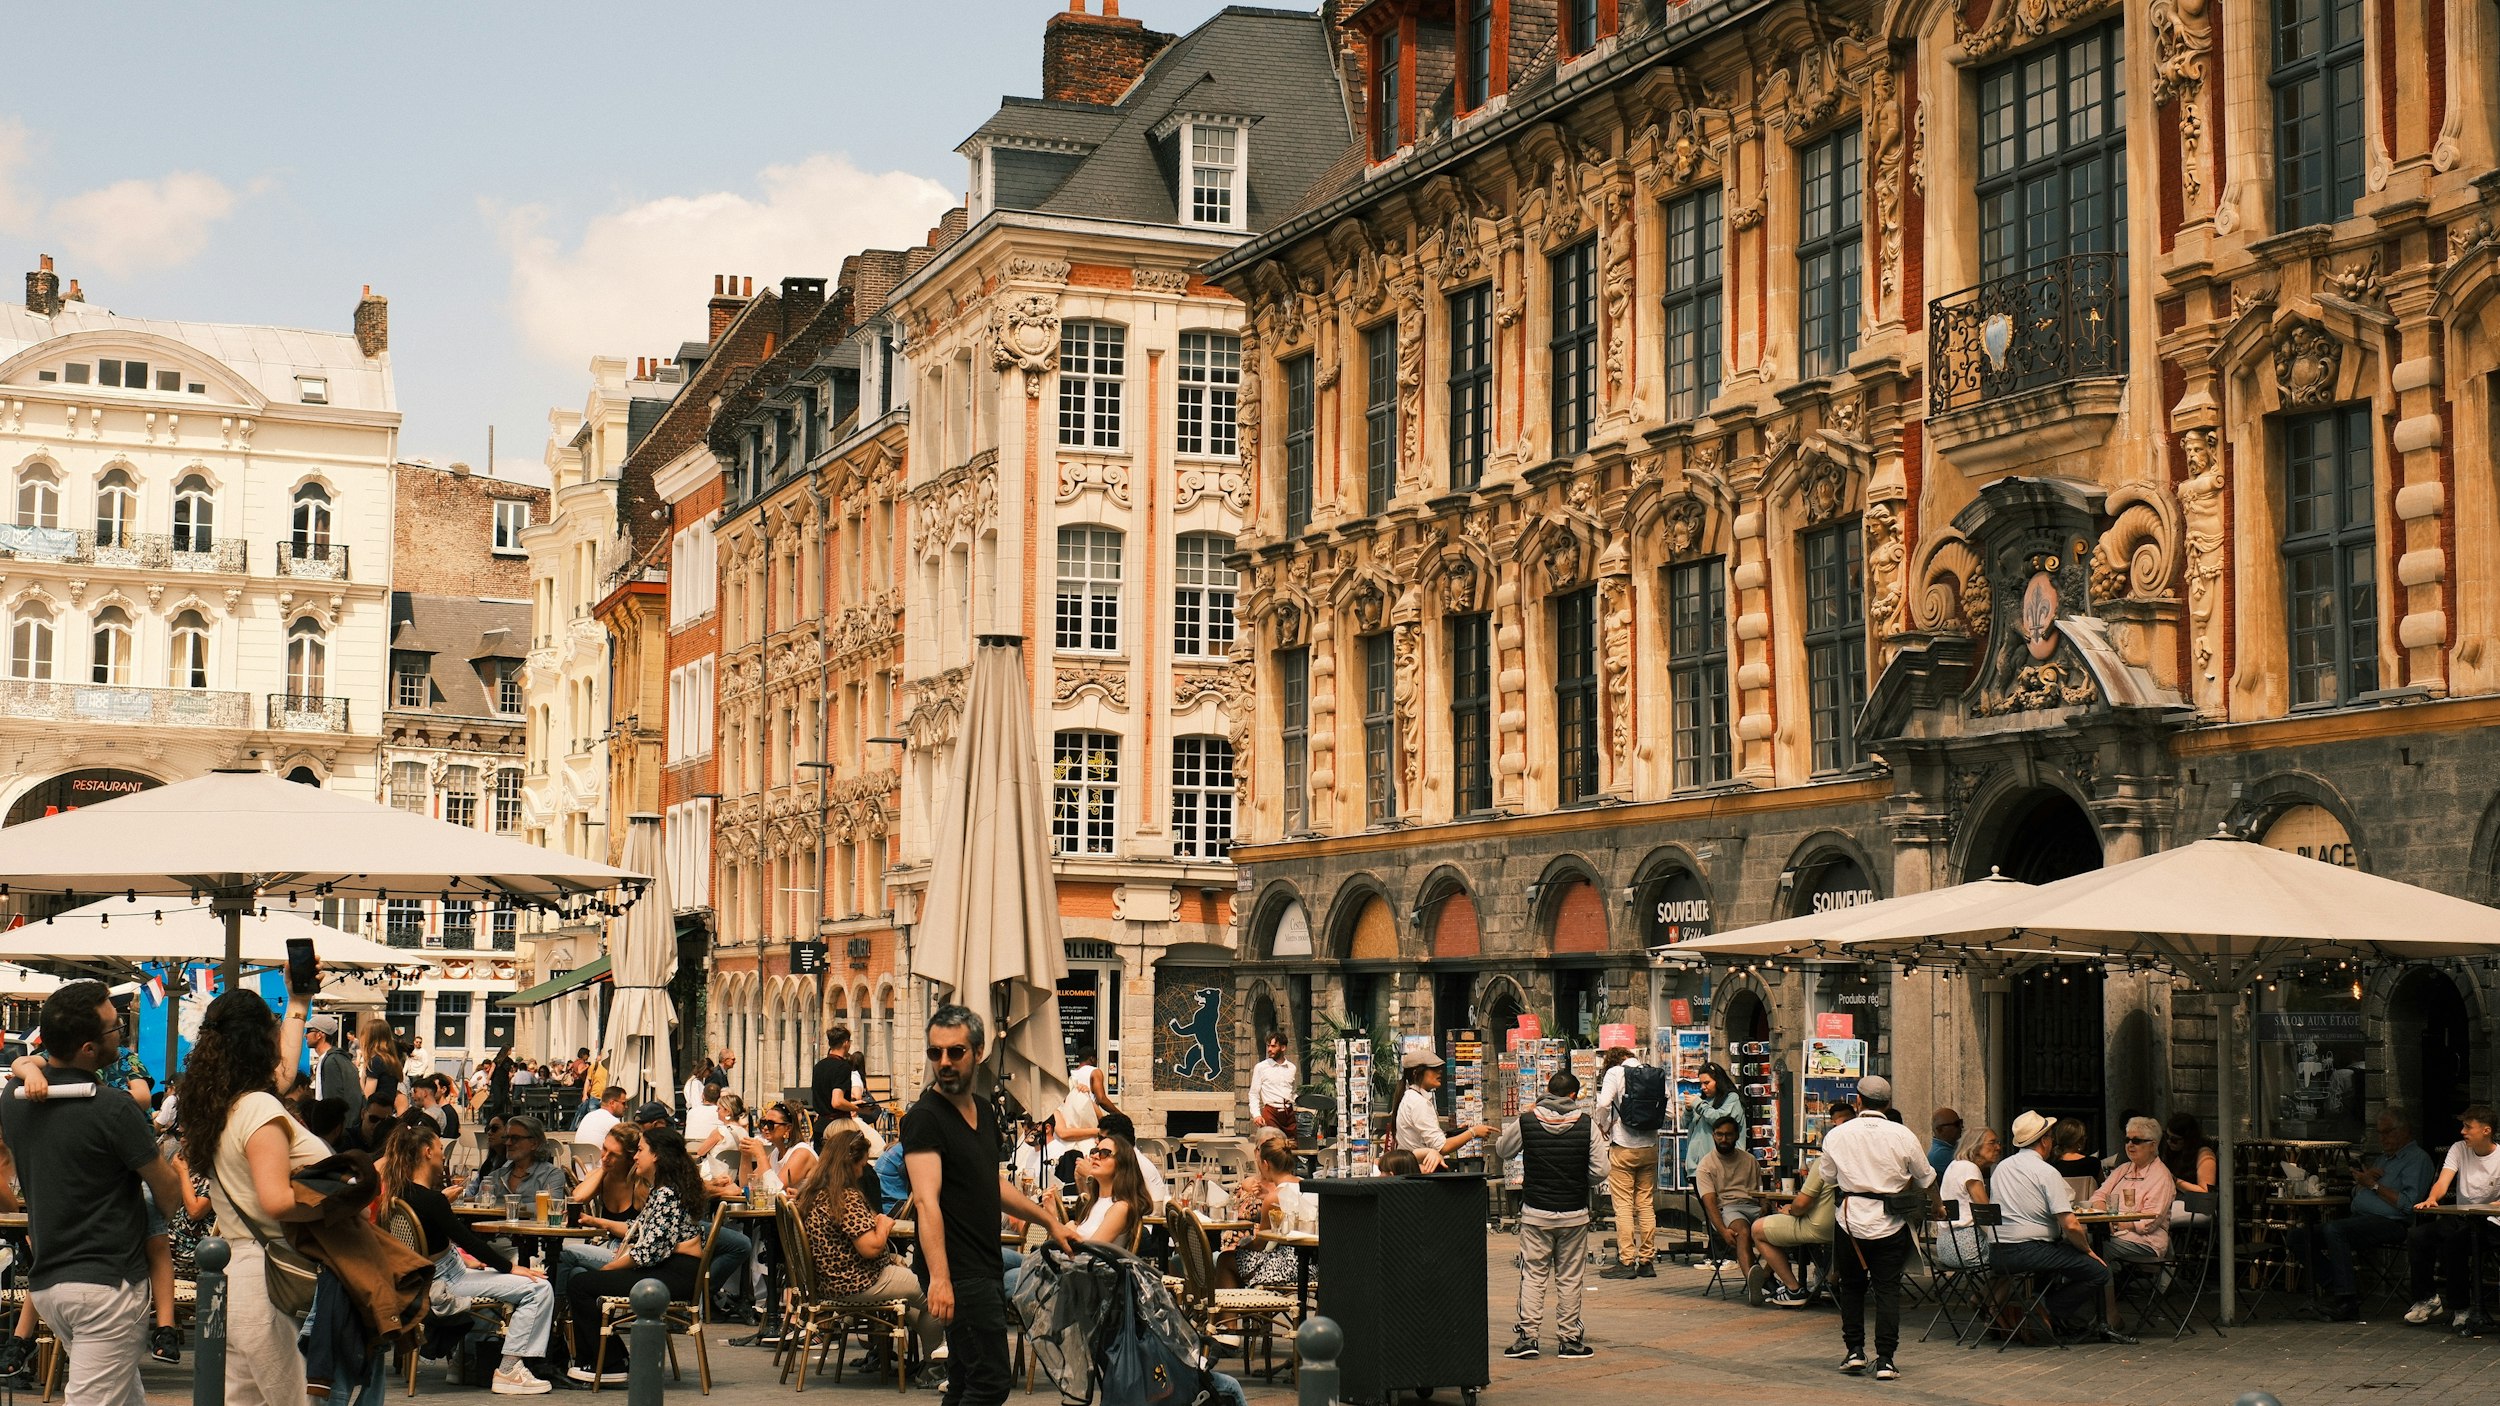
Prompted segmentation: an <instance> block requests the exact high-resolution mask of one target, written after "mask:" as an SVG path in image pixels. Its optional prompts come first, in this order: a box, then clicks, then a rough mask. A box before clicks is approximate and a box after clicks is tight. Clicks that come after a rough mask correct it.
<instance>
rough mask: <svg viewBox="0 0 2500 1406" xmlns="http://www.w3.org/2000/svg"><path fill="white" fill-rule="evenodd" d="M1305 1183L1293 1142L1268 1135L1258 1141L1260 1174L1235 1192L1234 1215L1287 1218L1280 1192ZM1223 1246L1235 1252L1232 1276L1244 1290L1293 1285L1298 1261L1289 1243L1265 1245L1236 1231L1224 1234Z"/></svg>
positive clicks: (1272, 1221) (1267, 1221)
mask: <svg viewBox="0 0 2500 1406" xmlns="http://www.w3.org/2000/svg"><path fill="white" fill-rule="evenodd" d="M1301 1184H1302V1172H1301V1167H1300V1164H1299V1163H1297V1162H1296V1161H1295V1160H1294V1156H1293V1144H1292V1143H1290V1142H1287V1141H1285V1140H1284V1139H1283V1138H1268V1139H1266V1140H1265V1141H1263V1142H1261V1143H1260V1144H1259V1168H1258V1174H1257V1175H1255V1176H1253V1177H1251V1178H1250V1179H1249V1180H1247V1181H1244V1182H1243V1183H1242V1184H1241V1185H1240V1186H1239V1187H1236V1188H1235V1189H1234V1191H1233V1214H1234V1215H1235V1216H1236V1217H1238V1218H1239V1219H1242V1220H1248V1221H1257V1222H1258V1223H1259V1224H1261V1225H1266V1226H1273V1225H1276V1224H1279V1223H1280V1222H1282V1220H1283V1219H1284V1203H1283V1200H1282V1198H1281V1196H1280V1195H1279V1193H1280V1192H1282V1191H1283V1190H1284V1189H1285V1188H1286V1187H1289V1186H1292V1187H1298V1186H1300V1185H1301ZM1225 1239H1226V1241H1227V1243H1226V1245H1225V1246H1224V1248H1225V1249H1226V1250H1228V1251H1230V1252H1231V1253H1232V1259H1233V1276H1234V1278H1235V1279H1236V1280H1238V1281H1239V1283H1240V1285H1241V1287H1243V1288H1245V1289H1273V1288H1287V1289H1290V1288H1292V1287H1293V1285H1294V1282H1295V1275H1296V1260H1295V1256H1294V1253H1293V1247H1292V1246H1290V1245H1262V1244H1260V1243H1259V1242H1258V1240H1257V1238H1256V1237H1255V1236H1254V1235H1253V1234H1252V1233H1251V1232H1248V1231H1235V1232H1234V1233H1233V1234H1231V1235H1229V1236H1226V1237H1225Z"/></svg>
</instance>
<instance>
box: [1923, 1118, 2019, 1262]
mask: <svg viewBox="0 0 2500 1406" xmlns="http://www.w3.org/2000/svg"><path fill="white" fill-rule="evenodd" d="M2004 1155H2005V1140H2004V1139H2003V1138H2000V1137H1998V1136H1997V1130H1996V1129H1994V1128H1973V1129H1971V1130H1970V1131H1968V1132H1966V1133H1964V1134H1962V1141H1961V1143H1960V1145H1959V1146H1957V1147H1955V1148H1954V1150H1953V1161H1952V1163H1951V1164H1950V1165H1948V1166H1947V1167H1946V1168H1945V1169H1944V1176H1943V1177H1942V1178H1941V1179H1940V1180H1938V1181H1937V1183H1936V1199H1937V1200H1938V1201H1951V1202H1954V1203H1956V1204H1955V1206H1954V1208H1953V1215H1952V1216H1951V1217H1950V1218H1948V1219H1945V1220H1940V1221H1938V1222H1936V1226H1935V1230H1936V1263H1937V1264H1939V1265H1942V1266H1943V1267H1945V1268H1947V1269H1985V1268H1987V1267H1988V1261H1989V1256H1990V1255H1991V1254H1992V1253H1993V1252H1994V1251H1995V1249H1996V1243H1995V1242H1996V1232H1995V1231H1993V1230H1991V1229H1989V1228H1988V1227H1986V1226H1984V1225H1977V1224H1974V1223H1973V1222H1972V1220H1971V1213H1970V1208H1971V1207H1973V1206H1985V1205H1987V1204H1988V1174H1989V1173H1990V1172H1992V1171H1995V1170H1996V1165H1997V1159H1999V1158H2001V1157H2003V1156H2004Z"/></svg>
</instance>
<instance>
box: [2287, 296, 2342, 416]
mask: <svg viewBox="0 0 2500 1406" xmlns="http://www.w3.org/2000/svg"><path fill="white" fill-rule="evenodd" d="M2343 359H2344V345H2343V343H2341V342H2338V341H2336V340H2335V334H2334V333H2332V332H2329V331H2327V330H2326V329H2325V328H2324V327H2321V326H2319V325H2318V324H2317V323H2315V322H2312V321H2310V320H2309V319H2307V318H2305V317H2295V318H2292V319H2291V320H2289V321H2287V322H2285V323H2284V324H2283V325H2282V327H2280V328H2278V329H2277V330H2276V332H2275V334H2274V380H2275V385H2276V387H2277V388H2278V389H2280V390H2281V391H2282V393H2283V403H2284V404H2285V405H2286V406H2298V405H2324V404H2325V403H2326V402H2328V401H2330V400H2332V399H2334V398H2335V373H2336V371H2337V369H2338V368H2339V367H2341V366H2342V364H2343Z"/></svg>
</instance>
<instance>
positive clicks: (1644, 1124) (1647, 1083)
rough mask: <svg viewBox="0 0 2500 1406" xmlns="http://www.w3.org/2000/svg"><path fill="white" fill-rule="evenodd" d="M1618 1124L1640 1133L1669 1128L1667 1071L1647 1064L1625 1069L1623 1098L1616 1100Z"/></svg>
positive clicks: (1630, 1065)
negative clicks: (1667, 1126)
mask: <svg viewBox="0 0 2500 1406" xmlns="http://www.w3.org/2000/svg"><path fill="white" fill-rule="evenodd" d="M1615 1120H1616V1121H1617V1122H1619V1123H1621V1124H1623V1126H1625V1127H1627V1128H1630V1129H1631V1130H1632V1131H1634V1132H1636V1133H1654V1132H1656V1131H1658V1130H1659V1129H1660V1128H1663V1127H1665V1126H1666V1125H1667V1071H1665V1070H1663V1069H1659V1068H1655V1067H1653V1066H1651V1065H1646V1064H1627V1065H1625V1066H1624V1067H1623V1097H1621V1098H1619V1099H1617V1100H1615Z"/></svg>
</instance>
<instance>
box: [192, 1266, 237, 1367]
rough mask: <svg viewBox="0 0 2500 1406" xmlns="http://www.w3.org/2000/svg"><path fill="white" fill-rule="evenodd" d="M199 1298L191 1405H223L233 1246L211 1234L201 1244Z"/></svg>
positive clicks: (198, 1282) (195, 1319)
mask: <svg viewBox="0 0 2500 1406" xmlns="http://www.w3.org/2000/svg"><path fill="white" fill-rule="evenodd" d="M196 1254H197V1256H198V1259H197V1263H198V1265H199V1276H198V1280H197V1287H198V1290H199V1298H198V1301H197V1305H196V1308H195V1310H194V1312H193V1314H192V1328H193V1329H194V1331H195V1332H196V1334H197V1336H198V1341H197V1342H196V1343H194V1344H193V1345H192V1348H191V1406H224V1403H225V1399H226V1262H227V1261H228V1260H230V1259H233V1258H234V1250H233V1248H232V1247H231V1246H229V1245H227V1244H226V1242H225V1241H224V1240H222V1239H219V1238H218V1237H216V1236H214V1235H211V1236H208V1237H205V1238H203V1239H202V1240H201V1241H200V1247H199V1249H198V1251H197V1252H196Z"/></svg>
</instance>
